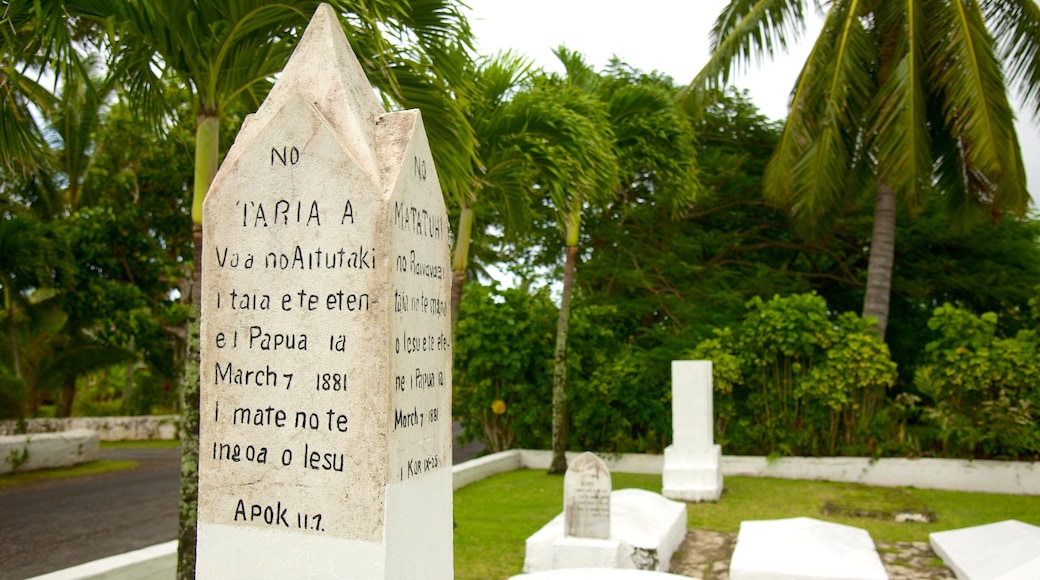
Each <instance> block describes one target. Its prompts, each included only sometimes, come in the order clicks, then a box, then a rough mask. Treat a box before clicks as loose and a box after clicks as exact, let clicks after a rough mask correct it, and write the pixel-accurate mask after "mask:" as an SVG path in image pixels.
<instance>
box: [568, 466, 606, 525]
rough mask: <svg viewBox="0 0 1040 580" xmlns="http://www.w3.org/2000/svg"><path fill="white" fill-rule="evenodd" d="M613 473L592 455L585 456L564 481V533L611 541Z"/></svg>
mask: <svg viewBox="0 0 1040 580" xmlns="http://www.w3.org/2000/svg"><path fill="white" fill-rule="evenodd" d="M610 490H611V486H610V470H609V469H607V464H606V463H603V460H602V459H600V458H599V457H596V455H595V454H592V453H588V452H586V453H582V454H581V455H579V456H578V457H577V458H576V459H575V460H574V461H573V462H571V464H570V466H568V467H567V473H566V474H565V475H564V477H563V515H564V533H565V534H566V535H568V536H571V537H575V538H594V539H598V540H606V539H607V538H609V537H610Z"/></svg>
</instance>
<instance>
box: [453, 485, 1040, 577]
mask: <svg viewBox="0 0 1040 580" xmlns="http://www.w3.org/2000/svg"><path fill="white" fill-rule="evenodd" d="M611 477H612V481H613V487H614V489H624V488H630V487H634V488H641V489H648V490H650V491H655V492H660V491H661V476H660V475H642V474H632V473H614V474H612V475H611ZM828 502H829V503H833V504H837V505H840V506H843V507H849V508H857V509H870V510H886V511H889V510H893V509H899V508H906V507H910V508H916V509H921V508H924V507H927V508H930V509H932V510H933V511H934V512H935V513H936V515H937V517H938V519H937V520H936V521H935V522H933V523H929V524H924V523H903V524H897V523H895V522H890V521H882V520H878V519H872V518H861V517H849V516H825V515H823V513H822V508H823V505H824V504H825V503H828ZM562 510H563V478H562V477H559V476H550V475H546V474H545V473H544V472H542V471H533V470H519V471H513V472H509V473H503V474H499V475H496V476H494V477H490V478H488V479H485V480H482V481H478V482H476V483H473V484H471V485H468V486H466V487H464V488H462V489H460V490H458V491H456V492H455V523H456V526H457V527H456V529H455V578H457V579H458V580H469V579H472V580H478V579H480V580H484V579H488V578H508V577H510V576H512V575H514V574H519V573H520V572H521V569H522V568H523V561H524V541H525V540H526V539H527V537H528V536H530V535H531V534H533V533H534V532H536V531H538V529H539V528H541V527H542V526H543V525H545V523H546V522H548V521H549V520H550V519H552V518H553V517H555V516H556V514H558V513H560V511H562ZM687 514H688V520H689V527H690V528H697V529H708V530H715V531H720V532H736V531H738V529H739V528H740V522H742V521H745V520H769V519H780V518H792V517H800V516H805V517H813V518H817V519H821V520H827V521H832V522H837V523H841V524H847V525H852V526H856V527H859V528H863V529H865V530H867V531H868V532H870V535H871V536H872V537H873V538H874V540H875V541H878V542H886V543H888V542H906V541H913V542H927V541H928V534H930V533H932V532H937V531H942V530H949V529H955V528H963V527H968V526H977V525H981V524H988V523H993V522H999V521H1002V520H1008V519H1017V520H1020V521H1023V522H1027V523H1031V524H1034V525H1040V497H1037V496H1016V495H999V494H985V493H967V492H954V491H936V490H924V489H913V488H882V487H868V486H865V485H857V484H851V483H834V482H825V481H792V480H785V479H769V478H754V477H727V478H726V480H725V492H724V493H723V496H722V500H721V501H719V502H717V503H697V504H688V507H687Z"/></svg>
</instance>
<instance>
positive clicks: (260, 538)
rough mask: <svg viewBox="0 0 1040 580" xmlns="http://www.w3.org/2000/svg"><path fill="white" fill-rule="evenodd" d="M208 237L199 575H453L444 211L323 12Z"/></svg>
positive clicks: (401, 119)
mask: <svg viewBox="0 0 1040 580" xmlns="http://www.w3.org/2000/svg"><path fill="white" fill-rule="evenodd" d="M203 227H204V236H205V248H204V252H203V309H202V339H201V340H202V357H201V358H202V362H201V376H202V397H201V433H200V448H201V459H200V476H199V541H198V554H199V555H198V568H197V570H198V576H199V577H200V578H218V577H316V576H334V577H350V578H450V577H451V574H452V533H451V529H452V527H451V485H452V480H451V470H450V468H451V344H450V323H449V321H450V316H449V313H448V302H449V298H448V296H449V291H450V284H451V278H450V276H449V275H448V271H449V260H448V240H449V232H448V221H447V215H446V213H445V209H444V201H443V196H442V195H441V191H440V188H439V185H438V182H437V175H436V171H435V169H434V167H433V160H432V156H431V154H430V149H429V144H428V142H427V140H426V135H425V131H424V128H423V124H422V119H421V116H420V115H419V113H418V112H417V111H404V112H399V113H389V114H387V113H385V112H384V111H383V110H382V108H381V106H380V105H379V103H378V101H377V100H376V98H375V96H374V95H373V92H372V88H371V86H370V85H369V84H368V82H367V80H366V79H365V76H364V73H363V72H362V71H361V67H360V66H359V65H358V62H357V60H356V58H355V57H354V55H353V53H352V52H351V50H350V47H349V45H348V44H347V41H346V38H345V37H344V35H343V31H342V28H341V26H340V23H339V22H338V20H337V18H336V15H335V14H334V12H333V11H332V9H331V8H330V7H328V6H322V7H320V8H319V9H318V11H317V12H316V13H315V16H314V18H313V20H312V21H311V24H310V26H309V27H308V29H307V31H306V32H305V34H304V36H303V39H302V40H301V42H300V45H299V46H298V48H297V49H296V51H295V53H294V54H293V57H292V58H291V59H290V61H289V64H288V65H287V66H286V68H285V70H284V71H283V73H282V75H281V76H280V77H279V79H278V82H277V84H276V85H275V87H274V88H273V89H272V91H271V93H270V95H269V96H268V98H267V99H266V100H265V101H264V103H263V105H261V107H260V109H259V110H258V111H257V112H256V114H255V115H254V116H253V117H251V118H250V120H249V121H248V122H247V123H246V124H245V125H244V126H243V128H242V130H241V132H240V133H239V135H238V137H237V139H236V141H235V144H234V146H233V147H232V148H231V150H230V151H229V152H228V155H227V158H226V159H225V161H224V163H223V165H222V166H221V168H220V171H219V172H218V174H217V176H216V178H215V180H214V182H213V186H212V187H211V190H210V192H209V194H208V195H207V199H206V203H205V209H204V219H203Z"/></svg>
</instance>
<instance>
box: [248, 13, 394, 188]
mask: <svg viewBox="0 0 1040 580" xmlns="http://www.w3.org/2000/svg"><path fill="white" fill-rule="evenodd" d="M293 96H300V97H302V98H303V100H304V101H305V102H307V103H309V104H310V106H311V107H312V108H313V109H314V111H315V113H316V114H317V115H318V116H319V117H321V118H322V121H323V123H325V124H326V125H328V127H329V129H330V130H331V131H332V133H333V134H334V135H336V136H337V137H338V138H339V140H340V141H341V142H342V143H343V146H344V148H345V149H346V150H347V151H348V152H349V153H350V154H351V155H353V156H354V157H355V158H357V160H358V161H359V162H360V164H361V165H362V166H363V167H364V168H365V171H366V172H367V173H368V174H369V175H370V176H371V177H372V178H373V179H378V176H379V173H380V171H379V163H378V162H377V160H376V158H375V156H374V154H373V152H374V151H375V145H376V138H375V134H374V126H375V120H376V119H377V118H378V117H380V116H381V115H383V114H385V113H386V111H385V110H383V107H382V105H381V104H380V103H379V100H378V99H377V98H376V96H375V94H374V93H373V92H372V88H371V84H369V82H368V77H366V76H365V72H364V71H363V70H362V69H361V64H360V63H359V62H358V59H357V57H356V56H355V55H354V51H353V50H352V49H351V48H350V43H349V42H347V37H346V35H345V34H344V33H343V27H342V25H341V24H340V21H339V18H338V17H337V15H336V11H335V10H333V8H332V7H331V6H330V5H328V4H320V5H319V6H318V9H317V10H315V12H314V16H313V17H311V21H310V23H309V24H308V25H307V29H306V30H305V31H304V33H303V36H302V37H301V38H300V44H298V45H297V46H296V50H294V51H293V54H292V56H291V57H289V62H288V63H287V64H286V65H285V69H284V70H283V71H282V73H281V75H280V76H279V77H278V80H277V81H276V82H275V84H274V87H272V89H271V92H270V94H269V95H268V96H267V98H266V99H264V102H263V103H262V104H261V105H260V108H259V109H258V110H257V111H256V114H255V115H253V116H252V117H253V118H252V119H250V121H249V122H248V123H246V124H245V125H244V126H243V127H242V131H241V132H240V133H239V135H238V138H237V139H236V141H244V142H247V141H248V140H249V139H251V138H252V137H253V136H255V135H256V134H257V133H259V132H260V131H261V130H262V129H263V127H265V126H266V125H267V123H268V122H269V121H270V120H271V118H272V117H273V116H274V115H275V114H276V113H277V112H278V111H279V110H280V109H281V108H282V107H284V106H285V104H286V103H287V102H288V101H289V100H290V99H291V98H292V97H293ZM234 153H235V152H234V150H232V151H230V152H229V153H228V157H229V158H231V157H233V156H234Z"/></svg>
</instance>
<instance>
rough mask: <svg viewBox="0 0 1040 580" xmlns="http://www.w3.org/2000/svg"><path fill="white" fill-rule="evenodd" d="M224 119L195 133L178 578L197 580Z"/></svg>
mask: <svg viewBox="0 0 1040 580" xmlns="http://www.w3.org/2000/svg"><path fill="white" fill-rule="evenodd" d="M219 129H220V119H219V117H218V116H217V113H216V112H215V111H210V112H200V113H199V117H198V126H197V127H196V129H195V188H194V196H193V199H192V204H191V221H192V224H193V228H192V241H193V242H194V244H195V252H194V263H193V264H192V267H193V275H192V280H191V312H190V314H189V315H188V349H187V353H186V356H185V358H184V382H183V383H182V384H181V401H180V403H181V497H180V506H179V509H178V520H179V530H178V533H177V541H178V544H177V579H178V580H194V578H195V544H196V538H197V530H196V525H197V524H198V506H199V391H200V389H199V379H200V377H199V314H200V312H201V310H202V202H203V201H205V197H206V192H207V191H209V186H210V184H211V183H212V182H213V177H214V176H215V175H216V174H217V159H218V151H219V143H220V142H219V133H220V131H219Z"/></svg>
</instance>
